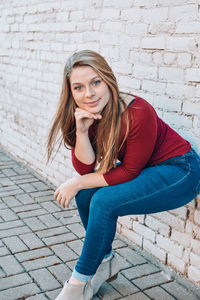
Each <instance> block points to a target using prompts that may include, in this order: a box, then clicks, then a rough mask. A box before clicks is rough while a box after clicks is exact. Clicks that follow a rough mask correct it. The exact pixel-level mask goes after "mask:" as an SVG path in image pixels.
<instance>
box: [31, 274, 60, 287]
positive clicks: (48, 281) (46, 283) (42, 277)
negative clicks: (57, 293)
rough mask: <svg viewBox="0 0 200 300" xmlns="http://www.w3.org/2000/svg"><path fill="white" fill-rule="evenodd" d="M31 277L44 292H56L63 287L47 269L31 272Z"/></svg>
mask: <svg viewBox="0 0 200 300" xmlns="http://www.w3.org/2000/svg"><path fill="white" fill-rule="evenodd" d="M29 274H30V276H31V277H33V278H34V280H35V282H36V283H37V284H38V285H39V286H40V288H41V289H42V290H44V291H49V290H54V289H56V288H58V287H61V284H60V283H59V282H58V281H57V280H56V279H55V278H54V277H53V276H52V275H51V273H50V272H49V271H48V270H47V269H40V270H36V271H31V272H29Z"/></svg>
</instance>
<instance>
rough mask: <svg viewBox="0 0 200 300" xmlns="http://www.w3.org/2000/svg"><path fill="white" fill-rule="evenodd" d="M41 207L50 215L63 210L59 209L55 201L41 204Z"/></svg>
mask: <svg viewBox="0 0 200 300" xmlns="http://www.w3.org/2000/svg"><path fill="white" fill-rule="evenodd" d="M41 206H42V207H43V208H44V209H46V210H47V211H48V212H50V213H55V212H57V211H60V210H61V208H60V207H58V206H57V205H56V204H55V203H54V202H53V201H48V202H41Z"/></svg>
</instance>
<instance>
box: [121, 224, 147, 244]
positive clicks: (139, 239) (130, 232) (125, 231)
mask: <svg viewBox="0 0 200 300" xmlns="http://www.w3.org/2000/svg"><path fill="white" fill-rule="evenodd" d="M120 233H121V234H122V235H123V236H125V237H126V238H127V239H129V240H130V241H133V242H134V243H136V244H137V245H138V246H140V247H142V242H143V237H142V236H141V235H139V234H137V233H136V232H133V230H129V229H128V228H126V227H123V226H122V227H121V232H120Z"/></svg>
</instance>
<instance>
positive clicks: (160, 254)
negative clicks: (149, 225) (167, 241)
mask: <svg viewBox="0 0 200 300" xmlns="http://www.w3.org/2000/svg"><path fill="white" fill-rule="evenodd" d="M143 248H144V250H146V251H148V252H149V253H151V254H152V255H154V256H155V257H157V258H158V259H159V260H161V261H162V262H164V263H165V262H166V258H167V253H166V251H164V250H162V249H160V247H158V246H157V245H155V244H152V243H151V242H150V241H148V240H146V239H144V243H143Z"/></svg>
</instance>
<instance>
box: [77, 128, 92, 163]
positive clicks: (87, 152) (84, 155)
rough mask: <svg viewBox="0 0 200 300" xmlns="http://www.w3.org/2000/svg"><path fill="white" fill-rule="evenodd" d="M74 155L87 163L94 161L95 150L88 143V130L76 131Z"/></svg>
mask: <svg viewBox="0 0 200 300" xmlns="http://www.w3.org/2000/svg"><path fill="white" fill-rule="evenodd" d="M75 155H76V157H77V158H78V160H80V161H81V162H82V163H85V164H88V165H89V164H92V163H93V162H94V161H95V152H94V150H93V148H92V145H91V143H90V139H89V136H88V132H86V133H76V145H75Z"/></svg>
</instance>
